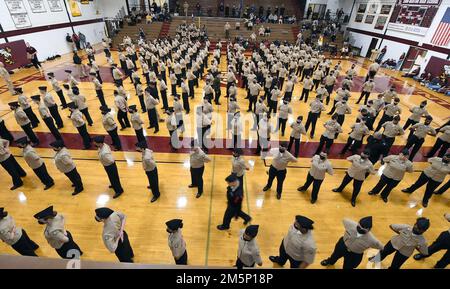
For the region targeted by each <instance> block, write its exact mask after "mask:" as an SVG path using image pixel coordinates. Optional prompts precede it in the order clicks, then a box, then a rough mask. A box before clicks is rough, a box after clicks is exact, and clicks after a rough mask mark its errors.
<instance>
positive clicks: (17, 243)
mask: <svg viewBox="0 0 450 289" xmlns="http://www.w3.org/2000/svg"><path fill="white" fill-rule="evenodd" d="M0 240H2V241H3V242H5V243H6V244H7V245H9V246H11V247H12V248H13V249H14V250H16V252H17V253H19V254H20V255H22V256H37V255H36V253H35V252H34V251H36V250H37V249H38V248H39V246H38V244H36V243H35V242H33V240H31V239H30V237H28V234H27V232H25V230H24V229H22V228H21V227H17V226H16V223H15V222H14V219H13V218H12V217H11V215H9V214H8V212H6V211H5V208H0Z"/></svg>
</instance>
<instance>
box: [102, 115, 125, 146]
mask: <svg viewBox="0 0 450 289" xmlns="http://www.w3.org/2000/svg"><path fill="white" fill-rule="evenodd" d="M100 111H101V113H102V115H103V116H102V124H103V127H104V128H105V130H106V132H107V133H108V134H109V136H110V137H111V140H112V145H113V146H114V149H115V150H118V151H120V150H122V143H121V141H120V138H119V134H118V133H117V123H116V121H115V120H114V116H113V115H112V113H111V109H110V108H109V107H106V106H102V107H100Z"/></svg>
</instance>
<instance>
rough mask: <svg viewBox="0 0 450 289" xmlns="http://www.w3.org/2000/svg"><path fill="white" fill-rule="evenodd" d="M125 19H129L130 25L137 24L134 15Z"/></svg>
mask: <svg viewBox="0 0 450 289" xmlns="http://www.w3.org/2000/svg"><path fill="white" fill-rule="evenodd" d="M125 20H126V21H127V24H128V26H135V25H136V20H135V18H134V17H133V16H128V17H125Z"/></svg>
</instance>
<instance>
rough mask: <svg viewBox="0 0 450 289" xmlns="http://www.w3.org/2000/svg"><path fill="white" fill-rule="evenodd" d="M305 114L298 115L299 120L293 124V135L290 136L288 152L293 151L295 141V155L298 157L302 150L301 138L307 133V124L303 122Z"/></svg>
mask: <svg viewBox="0 0 450 289" xmlns="http://www.w3.org/2000/svg"><path fill="white" fill-rule="evenodd" d="M302 120H303V116H301V115H300V116H298V117H297V121H296V122H293V123H292V124H291V128H292V130H291V135H290V138H289V145H288V152H291V149H292V145H293V144H294V143H295V149H294V156H295V157H296V158H298V153H299V151H300V139H301V137H302V134H303V135H306V129H305V126H304V125H303V124H302Z"/></svg>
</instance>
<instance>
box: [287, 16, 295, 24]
mask: <svg viewBox="0 0 450 289" xmlns="http://www.w3.org/2000/svg"><path fill="white" fill-rule="evenodd" d="M295 23H297V17H295V15H292V16H291V17H289V18H288V19H287V20H286V24H295Z"/></svg>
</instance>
